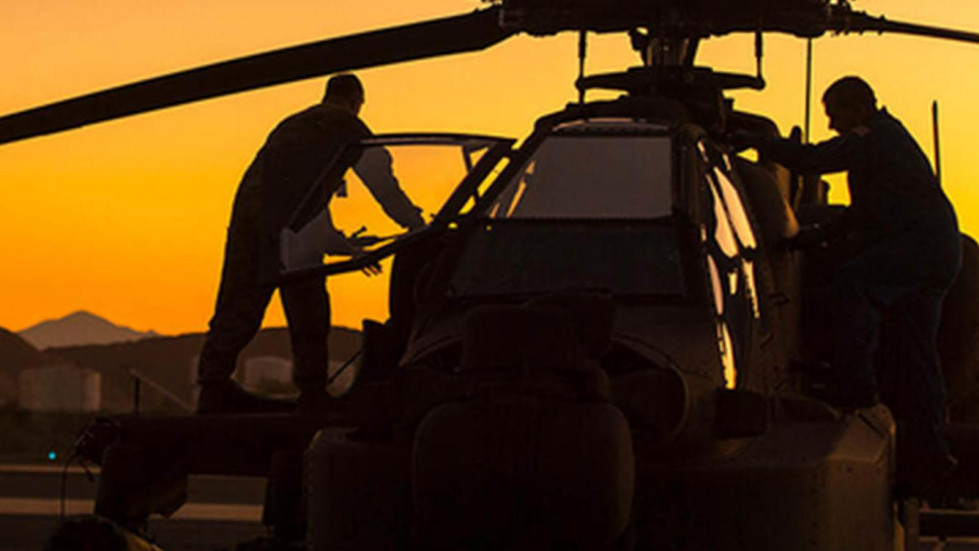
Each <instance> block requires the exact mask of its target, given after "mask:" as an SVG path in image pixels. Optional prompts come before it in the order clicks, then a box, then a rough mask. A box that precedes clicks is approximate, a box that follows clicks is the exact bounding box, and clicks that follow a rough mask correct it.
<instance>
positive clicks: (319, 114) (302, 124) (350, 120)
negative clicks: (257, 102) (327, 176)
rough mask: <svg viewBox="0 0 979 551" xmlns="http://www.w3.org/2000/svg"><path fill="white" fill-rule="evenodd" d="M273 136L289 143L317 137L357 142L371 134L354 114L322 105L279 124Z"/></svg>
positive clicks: (308, 108)
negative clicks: (294, 140)
mask: <svg viewBox="0 0 979 551" xmlns="http://www.w3.org/2000/svg"><path fill="white" fill-rule="evenodd" d="M273 134H274V135H277V136H279V137H281V138H282V139H285V140H287V141H289V140H293V139H303V140H308V139H313V138H315V136H317V135H318V136H320V137H322V138H324V139H337V138H338V137H340V138H342V139H345V140H351V141H356V140H359V139H362V138H365V137H367V136H370V135H371V132H370V129H368V128H367V126H366V125H365V124H364V123H363V121H361V120H360V119H359V118H358V117H356V116H355V115H353V114H352V113H350V112H348V111H344V110H343V109H339V108H337V107H334V106H331V105H328V104H323V103H320V104H316V105H313V106H310V107H307V108H306V109H303V110H302V111H299V112H297V113H293V114H292V115H289V116H288V117H286V118H285V119H283V120H282V122H280V123H279V125H278V126H277V127H276V129H275V131H274V132H273ZM290 136H291V138H290Z"/></svg>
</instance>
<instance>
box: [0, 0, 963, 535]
mask: <svg viewBox="0 0 979 551" xmlns="http://www.w3.org/2000/svg"><path fill="white" fill-rule="evenodd" d="M830 31H832V32H840V33H846V32H863V31H881V32H883V31H888V32H901V33H909V34H916V35H924V36H933V37H938V38H947V39H956V40H964V41H969V42H979V35H975V34H971V33H965V32H959V31H951V30H947V29H938V28H933V27H925V26H921V25H914V24H908V23H899V22H894V21H889V20H887V19H884V18H880V17H871V16H868V15H866V14H864V13H862V12H858V11H855V10H853V9H852V8H851V7H850V6H849V4H848V3H847V2H844V1H837V2H831V1H828V0H755V1H752V2H744V3H740V4H738V5H731V4H729V3H717V2H712V1H710V0H694V1H678V0H621V1H618V2H600V1H597V0H578V1H574V0H567V1H560V0H501V1H499V2H495V3H493V4H492V5H490V6H489V7H486V8H483V9H480V10H478V11H476V12H474V13H471V14H468V15H462V16H456V17H449V18H446V19H440V20H435V21H431V22H426V23H419V24H414V25H407V26H403V27H395V28H391V29H385V30H380V31H374V32H370V33H364V34H360V35H353V36H349V37H343V38H338V39H330V40H325V41H323V42H319V43H315V44H310V45H307V46H300V47H297V48H291V49H287V50H282V51H278V52H272V53H269V54H263V55H260V56H254V57H250V58H245V59H241V60H235V61H230V62H225V63H221V64H217V65H212V66H207V67H203V68H200V69H195V70H192V71H187V72H184V73H178V74H175V75H169V76H164V77H159V78H157V79H152V80H150V81H145V82H141V83H136V84H132V85H128V86H124V87H120V88H116V89H111V90H107V91H105V92H100V93H97V94H92V95H89V96H84V97H80V98H76V99H73V100H68V101H65V102H61V103H58V104H54V105H51V106H47V107H41V108H38V109H33V110H30V111H26V112H23V113H17V114H13V115H9V116H6V117H2V118H0V142H9V141H14V140H18V139H24V138H28V137H32V136H36V135H42V134H46V133H51V132H58V131H62V130H66V129H69V128H74V127H77V126H81V125H85V124H91V123H96V122H100V121H103V120H110V119H114V118H118V117H123V116H127V115H131V114H136V113H140V112H145V111H148V110H152V109H159V108H164V107H168V106H172V105H178V104H181V103H186V102H190V101H196V100H199V99H204V98H208V97H215V96H220V95H224V94H230V93H234V92H238V91H243V90H248V89H253V88H258V87H262V86H269V85H273V84H277V83H282V82H288V81H291V80H296V79H301V78H308V77H312V76H318V75H323V74H328V73H332V72H336V71H341V70H352V69H358V68H364V67H373V66H379V65H384V64H390V63H396V62H401V61H407V60H411V59H422V58H426V57H434V56H440V55H448V54H452V53H460V52H464V51H475V50H480V49H483V48H487V47H490V46H492V45H493V44H495V43H498V42H500V41H503V40H504V39H506V38H508V37H510V36H512V35H514V34H517V33H528V34H531V35H549V34H555V33H559V32H580V33H584V32H602V33H612V32H623V33H629V35H630V37H631V39H632V43H633V45H634V47H635V49H636V50H637V52H638V53H639V57H640V59H641V62H642V64H641V66H639V67H636V68H633V69H629V70H626V71H624V72H620V73H614V74H603V75H590V76H584V75H583V76H582V78H580V79H579V80H578V82H577V86H578V88H579V90H580V91H581V93H582V97H581V98H580V101H578V102H576V103H572V104H570V105H568V106H567V108H566V109H564V110H562V111H559V112H557V113H553V114H551V115H547V116H544V117H542V118H540V119H539V120H538V121H537V123H536V125H535V129H534V131H533V133H532V134H531V135H530V136H529V137H527V138H526V139H525V140H523V141H522V142H521V144H520V145H519V147H516V146H515V143H516V142H515V141H514V140H512V139H504V138H496V137H488V136H471V135H455V134H452V135H450V134H439V135H433V134H414V135H389V136H376V137H374V138H372V139H371V140H367V141H365V142H363V143H361V144H359V145H358V146H357V147H360V148H362V149H363V154H365V155H366V154H369V153H368V152H369V151H371V150H372V149H376V148H384V149H385V150H390V151H394V150H395V149H397V148H401V147H407V148H410V147H414V146H419V145H424V146H440V147H448V148H453V149H455V150H457V151H459V152H461V155H458V157H459V158H462V159H463V162H464V164H465V167H466V170H465V174H464V176H463V177H462V178H461V180H460V181H459V183H458V185H457V186H456V187H455V189H454V190H453V191H452V192H451V193H448V194H447V196H445V197H443V198H440V199H439V200H438V202H439V203H441V206H440V207H439V209H438V211H437V215H436V216H435V217H434V219H433V220H432V222H431V224H429V226H428V227H427V228H425V229H423V230H421V231H417V232H413V233H411V234H407V235H403V236H396V237H394V238H392V239H388V240H381V241H379V242H378V243H377V244H376V245H374V246H373V247H371V248H370V249H369V251H368V252H367V254H365V255H363V256H361V257H357V258H354V259H350V260H345V261H341V262H331V263H326V264H323V263H322V262H317V263H314V264H313V265H309V264H304V265H296V266H291V267H290V269H287V270H285V271H284V273H283V274H282V278H283V280H288V279H294V278H303V277H322V276H324V275H332V274H338V273H343V272H346V271H351V270H359V269H363V268H365V267H367V266H370V265H371V264H373V263H376V262H377V261H379V260H381V259H382V258H385V257H388V256H393V257H394V265H393V269H392V275H391V317H390V319H388V320H387V321H385V322H384V323H379V322H369V323H365V332H364V344H363V351H362V355H361V360H360V366H359V374H358V377H357V380H356V382H355V383H354V385H353V387H352V388H351V389H350V390H349V391H348V392H347V393H346V394H345V395H344V396H343V397H341V398H339V399H337V400H336V401H335V403H333V404H332V405H331V406H330V407H328V408H324V411H323V412H322V413H321V414H319V415H312V416H302V417H300V416H287V415H249V416H208V417H190V418H186V417H184V418H148V417H133V416H122V417H114V418H107V419H103V420H100V421H98V422H96V423H95V424H93V425H92V426H91V427H90V428H89V429H88V430H87V431H86V432H85V433H84V434H82V435H81V437H80V438H79V441H78V442H77V445H76V451H77V453H78V454H79V455H80V456H82V457H87V458H90V459H92V460H93V461H95V462H97V463H99V464H100V465H101V467H102V471H101V479H100V487H99V495H98V499H97V502H96V510H95V513H96V515H98V516H95V517H87V518H83V519H76V520H72V521H69V522H68V523H66V524H65V525H64V526H63V527H62V528H61V529H60V530H59V532H58V533H57V534H55V535H54V536H53V537H52V546H56V545H63V546H64V547H63V548H70V547H68V546H69V545H70V542H71V541H77V540H80V539H84V538H90V537H91V536H92V534H95V533H100V534H106V533H109V532H111V533H112V537H113V538H115V540H114V542H115V543H113V541H110V539H112V538H108V537H107V538H106V540H105V544H104V547H105V548H106V549H109V548H113V547H112V545H116V544H119V542H125V541H132V542H135V541H137V540H138V539H139V536H138V532H139V530H140V528H141V527H142V526H143V524H144V523H145V520H146V518H147V516H148V515H149V514H152V513H162V514H166V515H169V514H171V513H173V512H174V511H175V510H177V509H178V508H179V507H180V506H181V505H182V503H183V501H184V500H185V499H186V496H185V488H186V481H187V476H188V475H191V474H202V473H221V474H242V475H254V476H267V477H268V480H269V493H268V499H267V502H266V511H265V521H266V522H267V523H268V524H269V525H270V526H271V527H272V530H273V534H274V536H275V538H274V540H275V541H274V542H272V543H268V542H266V543H264V544H262V545H266V546H268V545H274V544H280V545H282V546H283V548H287V546H288V545H298V544H301V542H305V545H307V546H308V547H309V548H312V549H394V548H417V549H473V550H477V549H610V550H611V549H671V550H694V549H697V550H699V549H773V550H774V549H810V550H843V549H847V550H849V549H861V550H884V549H893V548H895V547H898V548H902V546H903V548H904V549H912V548H913V546H914V545H916V543H917V542H916V538H917V534H918V531H919V528H926V527H925V526H923V525H922V524H919V521H920V522H922V523H924V522H925V521H926V520H928V519H929V518H930V519H931V520H932V521H933V523H934V522H935V521H939V520H941V519H940V518H939V517H926V516H919V514H918V510H917V507H916V503H917V502H916V501H915V500H914V498H915V497H920V496H898V495H896V494H895V492H894V481H895V476H896V475H897V474H898V473H900V470H901V467H902V463H901V457H900V455H899V454H898V453H897V447H898V446H897V442H896V437H895V433H896V428H895V423H894V420H893V417H892V416H891V415H890V412H889V411H888V410H887V408H886V407H884V406H883V405H879V406H876V407H874V408H868V409H864V410H858V411H855V412H845V411H840V410H837V409H835V408H833V407H832V406H830V405H829V404H827V403H824V402H821V401H820V400H817V399H814V398H811V397H808V396H807V395H806V394H805V393H804V392H803V387H804V376H803V373H801V371H800V370H799V368H798V367H797V366H798V365H800V364H801V363H804V362H805V361H807V360H813V359H820V358H825V357H826V356H827V353H826V344H825V338H821V335H822V336H823V337H824V336H825V335H824V333H825V332H826V329H827V327H826V326H827V320H826V312H825V311H823V310H821V309H820V306H821V303H820V300H819V296H820V291H821V290H825V284H826V281H825V274H826V273H827V271H828V270H829V269H831V267H832V263H833V261H834V259H833V258H830V257H828V256H826V255H822V256H821V255H820V254H818V253H803V252H800V251H795V250H792V249H790V248H787V247H785V246H784V242H785V240H786V239H788V238H791V237H792V236H793V235H794V234H795V232H796V231H797V230H798V227H799V222H800V220H801V221H804V222H810V221H815V220H820V219H822V218H823V217H826V216H829V215H831V214H832V212H833V210H834V208H833V207H831V206H829V205H827V204H826V196H825V186H824V185H823V184H821V183H820V181H819V180H818V179H812V178H806V177H802V176H800V175H794V174H791V173H789V172H788V171H787V170H785V169H784V168H783V167H780V166H778V165H775V164H772V163H769V162H766V161H764V160H750V159H747V158H743V157H740V156H738V155H736V154H735V153H734V151H733V150H732V149H731V147H730V144H729V143H727V141H726V138H725V136H727V135H728V133H729V132H731V131H732V130H737V129H745V130H753V131H756V132H763V133H770V134H777V133H778V130H777V128H776V127H775V125H774V124H773V123H772V122H771V121H769V120H768V119H766V118H765V117H763V116H760V115H755V114H750V113H744V112H739V111H737V110H735V109H733V106H732V104H731V103H730V102H729V101H727V100H726V99H725V97H724V93H725V92H726V91H729V90H735V89H739V88H750V89H760V88H762V87H763V86H764V81H763V79H762V78H761V76H760V75H738V74H727V73H719V72H715V71H713V70H711V69H709V68H703V67H697V66H695V64H694V61H695V57H696V51H697V46H698V43H699V41H700V40H701V39H704V38H707V37H711V36H720V35H726V34H730V33H738V32H744V33H754V34H756V36H759V37H760V36H761V35H762V34H763V33H766V32H767V33H770V32H780V33H788V34H791V35H794V36H798V37H803V38H809V37H816V36H820V35H822V34H824V33H826V32H830ZM597 89H602V90H612V91H616V92H619V93H621V94H622V95H621V97H619V98H618V99H614V100H605V101H592V102H588V101H584V99H585V95H586V94H587V93H588V92H589V91H591V90H597ZM314 206H315V205H314ZM305 207H306V208H308V207H309V205H306V206H305ZM970 247H971V248H970V249H969V250H974V246H970ZM958 286H959V287H960V289H963V290H962V291H961V292H963V293H966V294H968V293H970V292H971V293H975V288H976V287H977V286H979V274H977V273H976V271H974V270H973V271H969V270H966V271H965V272H963V274H962V275H961V276H960V282H959V284H958ZM955 292H956V291H953V294H954V293H955ZM949 323H951V324H952V325H954V320H953V321H950V322H949ZM946 325H947V324H946ZM958 346H959V348H962V347H966V346H968V343H958ZM958 352H959V355H960V356H968V355H969V354H968V353H962V351H961V350H959V351H958ZM242 427H247V429H244V430H243V428H242ZM950 432H951V437H952V443H953V447H954V450H953V451H954V452H955V453H956V455H958V456H959V458H960V460H961V468H960V469H959V471H958V472H957V473H956V475H955V476H956V479H955V480H954V481H953V482H952V483H950V484H947V485H946V486H944V488H945V492H946V494H947V496H946V497H972V496H975V495H979V479H977V473H979V463H977V462H979V447H977V446H976V445H975V442H976V441H979V440H977V439H976V436H977V435H979V432H977V430H976V429H975V428H973V426H969V425H962V426H957V427H950ZM104 527H110V528H111V529H110V530H109V531H108V532H106V531H105V530H103V528H104ZM943 530H944V532H945V533H949V532H951V531H952V528H950V527H949V526H945V527H943ZM924 531H928V530H927V529H926V530H924ZM256 545H258V544H256ZM55 548H62V547H55ZM255 548H260V547H255ZM264 548H268V547H264Z"/></svg>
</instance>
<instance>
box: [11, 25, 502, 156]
mask: <svg viewBox="0 0 979 551" xmlns="http://www.w3.org/2000/svg"><path fill="white" fill-rule="evenodd" d="M499 11H500V10H499V8H498V7H491V8H488V9H484V10H480V11H476V12H474V13H471V14H467V15H460V16H455V17H447V18H443V19H435V20H432V21H426V22H423V23H415V24H411V25H404V26H399V27H391V28H387V29H382V30H378V31H371V32H366V33H361V34H354V35H349V36H345V37H340V38H333V39H328V40H323V41H320V42H313V43H310V44H305V45H301V46H294V47H291V48H285V49H282V50H276V51H273V52H268V53H264V54H258V55H253V56H248V57H242V58H238V59H233V60H230V61H225V62H221V63H215V64H213V65H206V66H204V67H199V68H196V69H191V70H188V71H182V72H179V73H173V74H170V75H165V76H161V77H156V78H152V79H149V80H144V81H141V82H136V83H133V84H127V85H124V86H120V87H117V88H111V89H108V90H104V91H102V92H96V93H94V94H88V95H85V96H79V97H77V98H73V99H69V100H65V101H61V102H58V103H53V104H50V105H46V106H42V107H37V108H34V109H29V110H27V111H21V112H19V113H14V114H12V115H7V116H5V117H0V144H2V143H8V142H13V141H17V140H23V139H26V138H31V137H34V136H40V135H43V134H51V133H54V132H61V131H63V130H69V129H72V128H77V127H79V126H84V125H86V124H92V123H96V122H102V121H108V120H112V119H117V118H121V117H126V116H129V115H135V114H138V113H145V112H147V111H153V110H156V109H162V108H165V107H172V106H175V105H181V104H184V103H190V102H194V101H199V100H203V99H208V98H214V97H218V96H223V95H227V94H233V93H236V92H243V91H246V90H254V89H257V88H263V87H266V86H272V85H275V84H282V83H286V82H292V81H297V80H302V79H307V78H312V77H317V76H322V75H327V74H330V73H335V72H339V71H350V70H354V69H363V68H368V67H377V66H380V65H388V64H392V63H399V62H404V61H410V60H415V59H424V58H428V57H435V56H442V55H448V54H455V53H462V52H469V51H476V50H482V49H484V48H487V47H489V46H492V45H494V44H496V43H498V42H500V41H502V40H504V39H506V38H507V37H508V36H510V35H511V34H513V31H510V30H503V29H501V28H500V26H499V16H500V14H499Z"/></svg>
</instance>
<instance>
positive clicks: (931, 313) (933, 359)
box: [833, 222, 962, 453]
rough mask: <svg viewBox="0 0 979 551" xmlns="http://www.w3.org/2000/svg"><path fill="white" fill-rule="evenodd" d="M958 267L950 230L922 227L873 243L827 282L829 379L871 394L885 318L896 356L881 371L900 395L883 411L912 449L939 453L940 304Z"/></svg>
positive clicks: (943, 447)
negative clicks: (831, 373) (831, 376)
mask: <svg viewBox="0 0 979 551" xmlns="http://www.w3.org/2000/svg"><path fill="white" fill-rule="evenodd" d="M950 226H951V227H950ZM961 262H962V245H961V238H960V237H959V233H958V230H957V228H955V226H954V224H947V223H941V222H938V223H921V224H915V225H912V226H909V227H908V228H906V229H904V230H902V231H900V232H896V233H894V234H892V235H889V236H886V237H884V238H882V239H880V240H878V241H877V242H875V243H874V244H872V245H870V246H869V247H867V248H866V249H865V250H864V251H863V252H861V253H860V254H858V255H856V256H855V257H853V258H852V259H850V260H849V261H847V262H845V263H844V264H842V265H841V266H839V267H838V268H837V269H836V271H835V272H834V275H833V300H834V323H835V326H834V359H835V361H834V366H833V367H834V372H835V376H836V377H837V378H838V379H840V380H841V381H843V382H844V384H849V385H854V386H856V387H857V388H860V389H864V390H867V391H869V392H875V391H877V389H878V375H879V374H878V372H877V369H876V368H875V364H874V357H875V355H876V354H877V352H878V350H877V349H878V343H879V339H880V329H881V320H882V316H883V313H884V312H885V311H887V312H888V316H889V320H890V323H889V328H891V329H892V331H893V334H892V335H891V339H890V341H889V342H890V343H892V345H893V346H894V347H895V350H892V351H891V352H892V353H891V354H888V355H886V356H885V357H886V358H887V362H886V365H881V366H880V369H886V370H888V371H889V373H888V374H887V375H888V376H889V379H891V380H893V381H898V382H899V384H900V386H901V387H902V388H901V389H900V392H898V393H895V394H893V396H898V397H900V398H899V399H898V401H897V403H891V404H888V406H890V407H891V409H892V411H893V412H894V414H895V417H896V418H897V420H898V422H900V423H904V424H905V426H906V430H907V433H908V436H909V438H910V439H913V440H914V441H915V442H916V445H918V446H921V447H927V448H931V449H932V450H937V451H942V452H945V453H947V452H948V445H947V443H946V442H945V439H944V436H943V431H942V426H943V424H944V420H945V400H946V391H945V384H944V381H943V380H942V375H941V371H940V369H939V357H938V348H937V345H936V338H937V334H938V326H939V322H940V320H941V311H942V302H943V300H944V298H945V294H946V293H947V291H948V289H949V287H951V285H952V282H953V281H954V280H955V277H956V275H957V274H958V271H959V267H960V266H961Z"/></svg>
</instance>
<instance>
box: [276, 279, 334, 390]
mask: <svg viewBox="0 0 979 551" xmlns="http://www.w3.org/2000/svg"><path fill="white" fill-rule="evenodd" d="M279 294H280V296H281V297H282V306H283V308H284V309H285V313H286V319H287V320H288V322H289V336H290V338H291V339H292V355H293V359H294V360H295V367H294V371H293V380H294V381H295V382H296V386H298V387H299V389H300V390H301V391H302V392H303V393H304V394H306V393H310V392H315V393H325V389H326V380H327V370H328V368H329V363H330V355H329V349H328V347H327V337H328V336H329V334H330V297H329V295H327V293H326V286H325V285H324V282H323V279H322V278H312V279H306V280H301V281H296V282H292V283H288V284H285V285H283V286H282V287H280V288H279Z"/></svg>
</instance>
